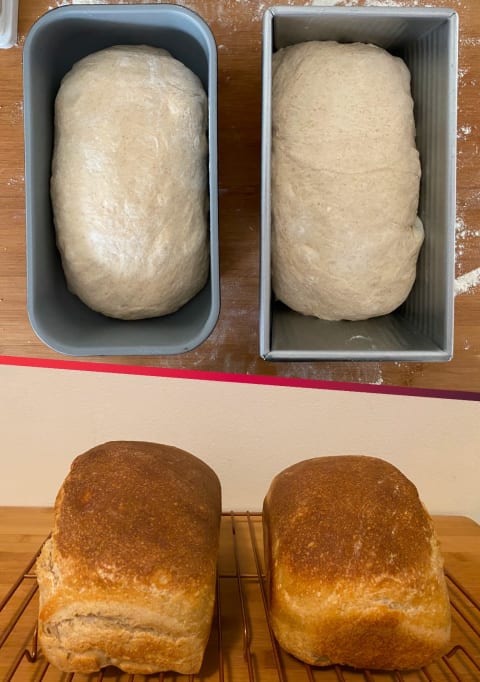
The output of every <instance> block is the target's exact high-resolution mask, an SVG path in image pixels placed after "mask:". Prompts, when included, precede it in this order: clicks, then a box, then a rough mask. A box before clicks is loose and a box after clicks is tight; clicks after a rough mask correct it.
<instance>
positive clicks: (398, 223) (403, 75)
mask: <svg viewBox="0 0 480 682" xmlns="http://www.w3.org/2000/svg"><path fill="white" fill-rule="evenodd" d="M420 175H421V170H420V161H419V154H418V151H417V149H416V147H415V123H414V117H413V100H412V97H411V93H410V73H409V71H408V69H407V67H406V65H405V63H404V62H403V61H402V60H401V59H399V58H396V57H393V56H392V55H390V54H389V53H387V52H386V51H384V50H382V49H380V48H378V47H376V46H373V45H366V44H360V43H354V44H339V43H335V42H330V41H328V42H309V43H302V44H297V45H293V46H290V47H287V48H284V49H282V50H279V51H278V52H276V53H275V54H274V56H273V89H272V280H273V289H274V292H275V294H276V296H277V297H278V298H279V299H280V300H282V301H283V302H284V303H286V304H287V305H288V306H290V307H291V308H292V309H294V310H296V311H298V312H301V313H303V314H305V315H314V316H316V317H319V318H322V319H326V320H339V319H346V320H356V319H366V318H369V317H374V316H378V315H384V314H387V313H389V312H391V311H392V310H394V309H395V308H397V307H398V306H399V305H400V304H401V303H402V302H403V301H404V300H405V298H406V297H407V296H408V294H409V292H410V289H411V287H412V285H413V283H414V280H415V274H416V261H417V257H418V253H419V250H420V247H421V245H422V242H423V238H424V232H423V227H422V224H421V222H420V220H419V219H418V218H417V207H418V197H419V186H420Z"/></svg>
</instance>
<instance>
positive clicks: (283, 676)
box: [0, 512, 480, 682]
mask: <svg viewBox="0 0 480 682" xmlns="http://www.w3.org/2000/svg"><path fill="white" fill-rule="evenodd" d="M261 530H262V527H261V515H260V514H250V513H248V512H247V513H244V514H243V513H242V514H239V513H231V514H224V515H223V518H222V535H221V556H220V562H219V573H218V580H217V602H216V614H215V618H214V623H213V626H212V634H211V637H210V641H209V644H208V647H207V651H206V654H205V660H204V665H203V668H202V671H201V672H200V673H199V675H186V676H183V675H178V674H174V673H160V674H157V675H151V676H147V677H145V676H139V675H135V676H134V675H128V674H126V673H124V674H122V673H120V672H119V671H118V670H115V669H106V670H104V671H102V672H100V673H96V674H92V675H79V674H65V673H60V672H58V671H57V670H55V669H54V668H52V666H50V665H49V664H48V662H47V661H46V660H45V658H44V657H43V655H42V652H41V651H40V649H39V647H38V645H37V638H36V614H37V609H38V593H37V592H38V590H37V583H36V578H35V574H34V566H35V560H36V556H34V557H32V559H31V561H30V562H29V564H28V566H26V568H25V571H23V572H22V574H21V575H20V576H19V578H18V579H17V580H16V582H15V583H14V585H12V587H11V588H10V590H9V591H8V593H7V594H6V595H5V597H4V598H3V600H2V601H1V602H0V682H11V681H14V682H42V681H44V682H54V681H55V682H87V681H88V682H108V681H110V680H115V682H141V681H142V682H143V681H146V680H148V681H149V682H150V681H153V680H156V681H157V682H183V681H185V682H478V681H479V680H480V604H479V602H478V601H477V600H476V599H475V598H474V597H473V596H472V595H471V594H469V593H468V592H467V591H466V590H465V589H464V588H463V587H462V585H461V583H460V582H459V581H458V580H456V578H455V577H454V576H452V575H449V574H447V580H448V586H449V590H450V597H451V604H452V613H453V623H454V624H453V636H452V648H451V650H450V651H449V652H448V654H446V655H445V656H444V657H443V658H442V659H441V660H440V661H438V662H437V663H435V664H434V665H431V666H428V668H423V669H422V670H418V671H412V672H396V671H395V672H376V671H368V670H364V671H359V670H350V669H347V668H343V667H340V666H331V667H329V668H313V667H310V666H308V665H306V664H303V663H301V662H299V661H297V660H296V659H294V658H293V657H291V656H289V655H288V654H286V653H285V652H283V651H282V650H281V649H280V647H279V646H278V645H277V643H276V641H275V639H274V637H273V633H272V631H271V629H270V627H269V624H268V618H267V615H266V614H267V610H266V593H265V584H264V571H263V549H262V533H261Z"/></svg>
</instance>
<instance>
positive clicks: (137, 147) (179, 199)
mask: <svg viewBox="0 0 480 682" xmlns="http://www.w3.org/2000/svg"><path fill="white" fill-rule="evenodd" d="M206 131H207V99H206V95H205V92H204V90H203V88H202V85H201V83H200V81H199V79H198V78H197V76H195V75H194V74H193V73H192V72H191V71H190V70H189V69H188V68H187V67H186V66H184V65H183V64H182V63H181V62H179V61H177V60H176V59H174V58H173V57H171V56H170V55H169V53H168V52H166V51H165V50H161V49H158V48H153V47H147V46H116V47H112V48H108V49H105V50H102V51H100V52H96V53H94V54H91V55H89V56H87V57H85V58H84V59H82V60H80V61H79V62H78V63H77V64H75V66H74V67H73V69H72V70H71V71H70V72H69V73H68V74H67V75H66V76H65V78H64V79H63V81H62V84H61V87H60V90H59V92H58V95H57V98H56V103H55V146H54V155H53V163H52V179H51V196H52V205H53V210H54V218H55V227H56V233H57V243H58V247H59V250H60V253H61V256H62V264H63V268H64V271H65V276H66V279H67V282H68V286H69V289H70V290H71V291H72V292H73V293H75V294H77V295H78V296H79V297H80V298H81V299H82V300H83V301H84V303H86V304H87V305H88V306H89V307H90V308H93V309H94V310H97V311H99V312H101V313H104V314H105V315H109V316H111V317H117V318H122V319H139V318H145V317H153V316H157V315H165V314H168V313H171V312H174V311H175V310H177V309H178V308H180V307H181V306H182V305H183V304H185V303H186V302H187V301H188V300H189V299H191V298H192V297H193V296H194V295H195V294H196V293H197V292H198V291H199V290H200V289H201V288H202V287H203V286H204V284H205V282H206V279H207V276H208V261H209V247H208V231H207V213H208V205H207V203H208V202H207V136H206Z"/></svg>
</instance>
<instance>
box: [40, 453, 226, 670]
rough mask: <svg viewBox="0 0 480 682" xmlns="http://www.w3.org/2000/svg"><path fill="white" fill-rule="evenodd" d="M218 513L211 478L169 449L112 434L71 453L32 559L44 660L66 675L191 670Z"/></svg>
mask: <svg viewBox="0 0 480 682" xmlns="http://www.w3.org/2000/svg"><path fill="white" fill-rule="evenodd" d="M220 514H221V500H220V483H219V481H218V478H217V476H216V474H215V473H214V472H213V471H212V470H211V469H210V468H209V467H208V466H207V465H206V464H205V463H204V462H202V461H201V460H199V459H198V458H196V457H194V456H193V455H191V454H190V453H188V452H185V451H183V450H180V449H178V448H174V447H171V446H167V445H159V444H156V443H145V442H138V441H137V442H132V441H113V442H109V443H105V444H103V445H100V446H98V447H95V448H93V449H92V450H89V451H88V452H86V453H84V454H83V455H80V456H79V457H77V458H76V459H75V460H74V462H73V464H72V467H71V471H70V473H69V475H68V476H67V478H66V479H65V482H64V484H63V486H62V488H61V489H60V491H59V494H58V496H57V500H56V505H55V522H54V529H53V532H52V537H51V540H49V541H48V542H47V543H46V545H45V546H44V548H43V550H42V553H41V555H40V557H39V559H38V561H37V577H38V582H39V588H40V612H39V639H40V644H41V646H42V649H43V650H44V653H45V655H46V656H47V658H48V659H49V660H50V661H51V662H52V663H53V664H54V665H56V666H57V667H58V668H60V669H61V670H64V671H66V672H93V671H95V670H98V669H99V668H101V667H104V666H106V665H116V666H118V667H120V668H121V669H123V670H125V671H126V672H132V673H145V674H148V673H152V672H157V671H162V670H176V671H178V672H181V673H185V674H190V673H196V672H198V670H199V668H200V666H201V662H202V658H203V653H204V650H205V646H206V643H207V639H208V635H209V631H210V626H211V620H212V615H213V603H214V597H215V576H216V561H217V555H218V540H219V525H220Z"/></svg>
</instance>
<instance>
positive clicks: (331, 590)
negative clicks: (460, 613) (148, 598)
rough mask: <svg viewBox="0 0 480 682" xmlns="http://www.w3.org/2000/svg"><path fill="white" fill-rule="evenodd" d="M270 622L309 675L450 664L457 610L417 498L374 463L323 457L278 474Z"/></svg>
mask: <svg viewBox="0 0 480 682" xmlns="http://www.w3.org/2000/svg"><path fill="white" fill-rule="evenodd" d="M263 511H264V517H263V518H264V539H265V564H266V571H267V576H268V599H269V610H270V619H271V625H272V628H273V631H274V633H275V636H276V638H277V640H278V642H279V644H280V645H281V646H282V647H283V648H284V649H285V650H286V651H288V652H290V653H291V654H293V655H294V656H296V657H297V658H299V659H301V660H302V661H305V662H306V663H309V664H311V665H318V666H325V665H330V664H334V663H335V664H342V665H349V666H353V667H358V668H370V669H388V670H393V669H397V670H402V669H403V670H406V669H415V668H419V667H422V666H424V665H426V664H428V663H430V662H431V661H433V660H434V659H436V658H437V657H439V656H440V655H442V654H443V653H445V651H446V649H447V647H448V644H449V638H450V606H449V599H448V593H447V589H446V583H445V577H444V573H443V561H442V557H441V555H440V551H439V545H438V542H437V539H436V536H435V531H434V527H433V524H432V520H431V518H430V517H429V515H428V513H427V512H426V510H425V508H424V507H423V505H422V503H421V502H420V500H419V497H418V493H417V490H416V488H415V486H414V485H413V484H412V483H411V482H410V481H409V480H408V479H407V478H406V477H405V476H404V475H403V474H402V473H400V471H398V469H396V468H395V467H393V466H392V465H391V464H388V463H387V462H385V461H383V460H381V459H376V458H372V457H361V456H344V457H341V456H338V457H320V458H316V459H310V460H306V461H303V462H300V463H298V464H295V465H293V466H291V467H289V468H288V469H285V470H284V471H282V472H281V473H280V474H278V475H277V476H276V477H275V478H274V480H273V481H272V484H271V486H270V489H269V491H268V494H267V496H266V498H265V502H264V510H263Z"/></svg>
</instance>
